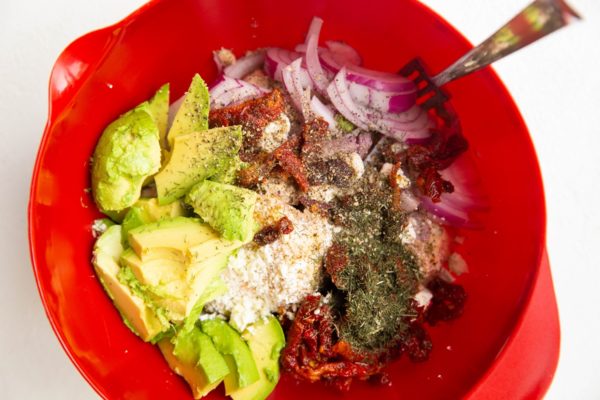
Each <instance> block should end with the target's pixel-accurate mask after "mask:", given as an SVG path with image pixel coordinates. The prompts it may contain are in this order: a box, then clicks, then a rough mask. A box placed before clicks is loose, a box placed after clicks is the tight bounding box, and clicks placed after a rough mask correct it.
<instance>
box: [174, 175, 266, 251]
mask: <svg viewBox="0 0 600 400" xmlns="http://www.w3.org/2000/svg"><path fill="white" fill-rule="evenodd" d="M256 196H257V195H256V192H253V191H252V190H249V189H244V188H241V187H237V186H233V185H228V184H225V183H219V182H212V181H203V182H200V183H199V184H197V185H195V186H194V187H193V188H192V189H191V190H190V192H189V193H188V194H187V196H186V198H185V201H186V203H187V204H189V205H191V206H192V207H194V211H195V212H196V214H198V215H199V216H200V217H201V218H202V219H203V220H204V221H206V222H207V223H208V224H209V225H210V226H212V227H213V228H214V229H215V230H216V231H218V232H219V233H221V235H223V237H224V238H225V239H228V240H240V241H242V242H247V241H250V240H251V239H252V236H253V235H254V230H255V227H256V226H255V222H254V206H255V205H256Z"/></svg>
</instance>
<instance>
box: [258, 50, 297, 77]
mask: <svg viewBox="0 0 600 400" xmlns="http://www.w3.org/2000/svg"><path fill="white" fill-rule="evenodd" d="M298 57H302V54H300V53H297V52H295V51H290V50H286V49H281V48H279V47H270V48H268V49H267V51H266V53H265V66H264V69H265V72H266V73H267V75H269V76H270V77H274V76H275V71H276V69H277V67H278V66H279V65H281V64H283V66H284V67H285V66H287V65H290V64H291V63H292V61H294V60H295V59H297V58H298Z"/></svg>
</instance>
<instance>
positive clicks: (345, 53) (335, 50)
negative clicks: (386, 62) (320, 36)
mask: <svg viewBox="0 0 600 400" xmlns="http://www.w3.org/2000/svg"><path fill="white" fill-rule="evenodd" d="M325 45H326V46H327V48H328V49H329V50H330V51H331V53H332V55H333V58H334V59H335V60H336V61H337V62H338V63H339V64H341V65H342V66H346V65H362V57H361V56H360V54H358V51H356V50H355V49H354V48H353V47H351V46H350V45H348V44H346V43H344V42H340V41H337V40H328V41H326V42H325Z"/></svg>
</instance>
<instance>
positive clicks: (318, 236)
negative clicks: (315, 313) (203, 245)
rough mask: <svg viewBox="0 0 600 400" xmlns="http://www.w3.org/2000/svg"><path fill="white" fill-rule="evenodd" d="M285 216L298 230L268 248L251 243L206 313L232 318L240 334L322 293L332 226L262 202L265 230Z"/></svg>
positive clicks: (235, 258)
mask: <svg viewBox="0 0 600 400" xmlns="http://www.w3.org/2000/svg"><path fill="white" fill-rule="evenodd" d="M283 216H285V217H287V218H288V219H289V220H290V221H292V224H293V226H294V230H293V231H292V232H291V233H289V234H287V235H282V236H281V237H280V238H279V239H277V240H276V241H275V242H273V243H270V244H267V245H264V246H258V245H256V244H255V243H249V244H247V245H246V246H244V247H242V248H241V249H239V250H238V252H237V253H236V254H234V255H232V256H231V257H230V259H229V263H228V265H227V268H226V270H224V271H223V273H222V275H221V278H222V279H223V281H224V282H225V284H226V285H227V287H228V291H227V293H225V294H223V295H222V296H220V297H219V298H217V299H215V300H214V301H212V302H211V303H209V304H208V305H207V307H206V310H207V311H208V312H217V313H219V314H222V315H226V316H229V318H230V322H231V323H232V325H233V326H235V327H236V328H237V329H238V330H240V331H242V330H244V329H245V328H246V327H247V326H248V325H249V324H251V323H253V322H255V321H258V320H259V319H261V318H263V317H265V316H267V315H268V314H269V313H271V312H275V311H282V309H283V310H285V309H287V308H289V307H291V306H292V305H293V304H295V303H298V302H300V301H301V300H302V299H303V298H304V297H305V296H307V295H309V294H311V293H313V292H315V291H316V289H317V287H318V283H319V282H318V280H319V270H320V266H321V260H322V258H323V256H324V254H325V252H326V251H327V249H328V248H329V246H330V245H331V243H332V238H333V226H332V225H331V224H329V223H328V222H327V220H326V219H325V218H323V217H321V216H320V215H317V214H314V213H311V212H309V211H304V212H301V211H299V210H297V209H295V208H293V207H291V206H289V205H287V204H285V203H283V202H282V201H281V200H280V199H278V198H276V197H273V196H259V198H258V201H257V204H256V208H255V218H256V219H257V222H258V223H259V224H260V225H261V226H266V225H269V224H273V223H274V222H276V221H277V220H279V219H280V218H281V217H283Z"/></svg>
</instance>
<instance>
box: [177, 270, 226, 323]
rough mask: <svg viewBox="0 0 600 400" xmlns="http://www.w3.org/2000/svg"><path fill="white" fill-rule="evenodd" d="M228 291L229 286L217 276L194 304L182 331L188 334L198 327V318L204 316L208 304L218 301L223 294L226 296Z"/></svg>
mask: <svg viewBox="0 0 600 400" xmlns="http://www.w3.org/2000/svg"><path fill="white" fill-rule="evenodd" d="M227 290H228V289H227V285H225V282H223V280H222V279H221V277H220V276H217V277H216V278H215V279H214V280H213V281H212V282H211V283H210V284H209V285H208V286H207V287H206V289H205V290H204V292H202V295H201V296H200V297H199V298H198V301H196V304H194V307H192V310H191V311H190V313H189V314H188V316H187V317H186V318H185V321H184V323H183V327H181V330H182V331H186V332H187V331H190V330H192V329H193V328H194V327H195V326H196V322H198V318H199V317H200V314H202V310H203V309H204V306H205V305H206V303H208V302H210V301H212V300H214V299H216V298H217V297H219V296H221V295H222V294H225V293H226V292H227Z"/></svg>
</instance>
